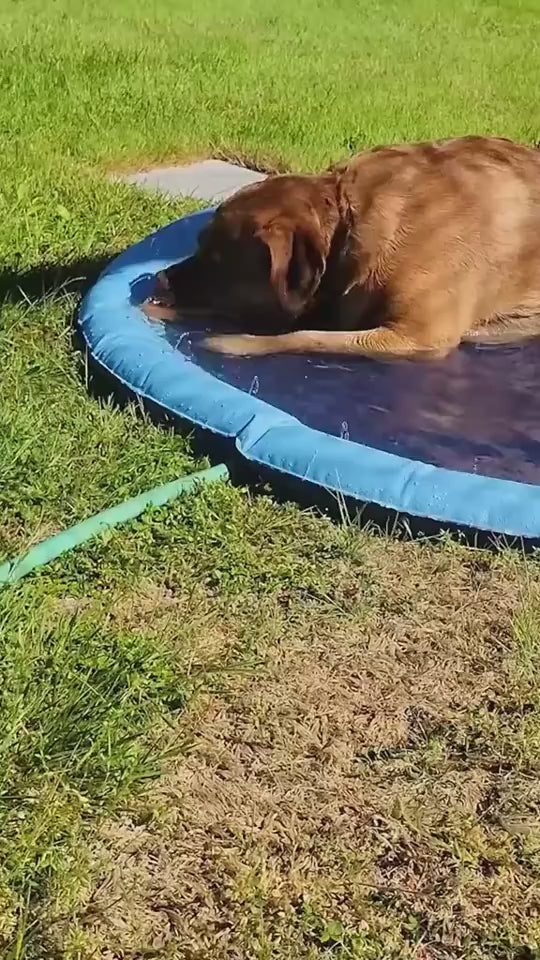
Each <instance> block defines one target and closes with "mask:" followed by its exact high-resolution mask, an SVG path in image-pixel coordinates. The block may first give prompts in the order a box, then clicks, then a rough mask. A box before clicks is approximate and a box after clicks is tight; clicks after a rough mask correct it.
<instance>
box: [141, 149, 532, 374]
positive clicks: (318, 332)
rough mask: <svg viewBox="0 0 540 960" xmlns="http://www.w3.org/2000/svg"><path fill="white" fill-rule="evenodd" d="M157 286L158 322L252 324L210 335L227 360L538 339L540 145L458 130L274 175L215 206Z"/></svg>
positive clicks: (211, 345)
mask: <svg viewBox="0 0 540 960" xmlns="http://www.w3.org/2000/svg"><path fill="white" fill-rule="evenodd" d="M197 287H198V288H199V289H197ZM156 295H157V296H158V297H159V298H160V299H161V300H162V301H165V302H166V308H167V309H168V310H169V311H170V313H169V316H168V317H162V319H172V317H173V316H174V315H175V309H180V310H186V311H187V312H188V313H189V311H190V309H199V310H200V309H205V308H206V309H207V310H208V311H209V312H214V313H215V312H216V311H217V312H218V314H219V313H220V312H223V313H224V314H225V315H227V316H229V317H230V316H236V317H237V318H238V319H239V321H240V322H241V321H242V318H244V319H245V320H246V322H247V321H248V319H249V322H250V325H251V326H250V327H246V329H249V330H250V332H249V334H248V333H241V334H233V335H230V334H216V335H214V336H211V337H208V338H207V339H206V341H205V342H204V345H205V346H206V347H207V348H208V349H210V350H214V351H217V352H222V353H229V354H235V355H250V354H268V353H291V352H302V353H304V352H305V353H342V354H352V355H361V356H371V357H377V358H381V359H385V358H387V359H390V358H392V357H398V358H399V357H407V358H413V359H428V358H433V357H441V356H445V355H446V354H447V353H448V352H450V351H451V350H452V349H454V348H455V347H456V346H457V345H458V344H459V343H460V342H461V341H463V340H472V341H475V342H478V341H480V340H482V341H487V342H492V343H498V342H499V343H503V342H504V343H508V342H512V341H515V340H518V339H522V338H524V337H530V336H534V335H536V334H538V333H540V152H539V151H537V150H534V149H532V148H528V147H525V146H521V145H519V144H514V143H512V142H510V141H508V140H503V139H496V138H483V137H465V138H460V139H454V140H445V141H438V142H434V143H424V144H413V145H404V146H401V145H397V146H391V147H382V148H376V149H374V150H369V151H366V152H365V153H362V154H360V155H358V156H357V157H355V158H353V159H352V160H350V161H347V162H345V163H342V164H340V165H338V166H337V167H335V168H334V169H333V170H331V171H329V172H328V173H326V174H323V175H321V176H318V177H317V176H279V177H271V178H269V179H268V180H266V181H264V182H262V183H258V184H256V185H254V186H250V187H247V188H245V189H244V190H241V191H240V192H239V193H238V194H236V195H235V196H234V197H232V198H231V199H230V200H228V201H226V202H225V203H224V204H222V206H221V207H220V208H219V209H218V211H217V213H216V215H215V217H214V218H213V220H212V222H211V223H210V225H209V227H207V228H206V230H205V231H204V233H203V236H202V237H201V242H200V247H199V250H198V252H197V253H196V255H195V256H194V257H193V258H191V259H190V261H184V263H182V264H179V265H176V266H175V267H173V268H171V270H170V271H166V272H165V273H164V274H162V275H161V278H160V281H159V284H158V289H157V291H156ZM205 299H206V303H205ZM262 330H264V333H262V332H261V331H262ZM268 331H270V332H268Z"/></svg>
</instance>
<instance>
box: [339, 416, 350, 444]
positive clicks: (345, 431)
mask: <svg viewBox="0 0 540 960" xmlns="http://www.w3.org/2000/svg"><path fill="white" fill-rule="evenodd" d="M339 436H340V438H341V440H348V439H349V424H348V423H347V421H346V420H344V421H343V423H342V424H341V432H340V434H339Z"/></svg>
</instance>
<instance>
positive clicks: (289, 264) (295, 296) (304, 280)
mask: <svg viewBox="0 0 540 960" xmlns="http://www.w3.org/2000/svg"><path fill="white" fill-rule="evenodd" d="M258 236H259V237H260V238H261V240H264V242H265V243H266V245H267V247H268V249H269V251H270V281H271V283H272V286H273V287H274V289H275V291H276V293H277V296H278V299H279V301H280V303H281V305H282V307H284V309H285V310H287V311H288V312H289V313H292V314H294V315H298V314H300V313H301V312H302V310H303V309H304V308H305V307H306V305H307V303H308V302H309V300H310V299H311V297H312V296H313V294H314V293H315V292H316V290H317V289H318V287H319V284H320V282H321V278H322V275H323V273H324V270H325V266H326V256H325V253H326V251H325V250H324V242H323V238H322V237H321V236H320V233H319V232H318V231H317V230H316V229H315V226H314V227H313V228H312V229H311V228H305V227H300V226H299V227H297V228H294V229H293V228H292V227H288V226H286V225H284V224H277V223H276V224H272V225H271V226H269V227H266V228H265V229H264V230H261V231H260V232H259V234H258Z"/></svg>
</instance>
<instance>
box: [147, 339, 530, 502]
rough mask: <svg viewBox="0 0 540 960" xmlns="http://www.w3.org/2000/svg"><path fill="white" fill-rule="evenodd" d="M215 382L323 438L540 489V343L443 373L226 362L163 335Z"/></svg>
mask: <svg viewBox="0 0 540 960" xmlns="http://www.w3.org/2000/svg"><path fill="white" fill-rule="evenodd" d="M164 335H165V336H166V337H167V339H168V340H169V342H171V343H174V344H175V345H176V347H177V349H179V350H180V351H181V352H182V353H183V354H184V355H186V356H188V357H190V359H191V360H192V362H194V363H197V364H198V365H199V366H200V367H202V368H203V369H204V370H206V371H208V372H209V373H211V374H212V375H213V376H215V377H217V378H219V379H220V380H224V381H226V382H227V383H230V384H231V385H233V386H234V387H237V388H238V389H240V390H243V391H244V392H246V393H251V394H255V395H256V396H257V397H259V399H261V400H264V401H266V402H267V403H270V404H272V405H273V406H274V407H277V408H278V409H280V410H284V411H286V412H287V413H290V414H292V415H293V416H295V417H297V419H298V420H300V421H301V422H302V423H304V424H306V425H307V426H309V427H313V428H315V429H316V430H322V431H323V432H324V433H328V434H332V435H334V436H337V437H343V438H344V439H348V440H352V441H356V442H358V443H365V444H367V445H368V446H373V447H377V448H379V449H381V450H386V451H388V452H390V453H394V454H397V455H399V456H404V457H409V458H410V459H413V460H422V461H424V462H426V463H432V464H434V465H435V466H439V467H447V468H449V469H452V470H462V471H466V472H468V473H479V474H484V475H486V476H492V477H499V478H504V479H511V480H520V481H523V482H527V483H535V484H536V483H540V417H539V414H540V399H539V398H540V341H529V342H527V343H526V344H521V345H519V346H515V345H512V346H489V347H478V346H463V347H461V348H460V349H459V350H456V351H455V352H454V353H453V354H452V355H451V356H450V357H448V358H447V359H446V360H444V361H440V362H437V363H416V362H415V363H413V362H402V363H392V364H382V363H375V362H373V361H370V360H364V359H358V360H353V361H351V360H350V359H348V358H347V360H344V359H341V358H338V357H328V358H321V357H311V358H310V357H297V356H290V357H287V356H277V357H256V358H253V359H250V358H240V359H238V358H227V357H223V356H218V355H214V354H210V353H208V352H206V351H204V350H201V349H200V348H198V346H197V343H198V341H199V340H200V339H201V336H202V334H200V333H199V332H195V331H190V330H189V328H187V327H183V326H182V325H178V326H174V327H168V328H167V329H166V331H165V332H164Z"/></svg>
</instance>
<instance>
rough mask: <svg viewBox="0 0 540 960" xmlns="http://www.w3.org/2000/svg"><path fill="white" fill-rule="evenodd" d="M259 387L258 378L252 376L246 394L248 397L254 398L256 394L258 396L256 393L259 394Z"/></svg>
mask: <svg viewBox="0 0 540 960" xmlns="http://www.w3.org/2000/svg"><path fill="white" fill-rule="evenodd" d="M259 386H260V384H259V378H258V377H257V376H254V377H253V380H252V381H251V386H250V388H249V390H248V393H249V395H250V397H256V396H257V394H258V392H259Z"/></svg>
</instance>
